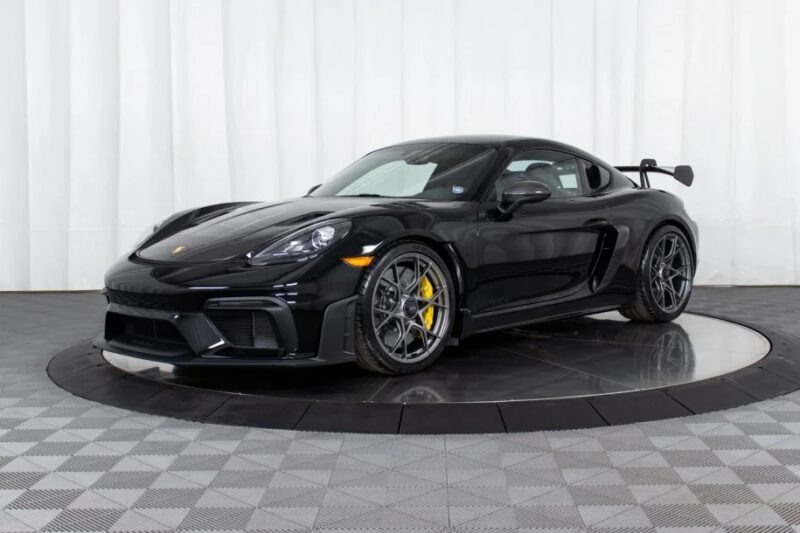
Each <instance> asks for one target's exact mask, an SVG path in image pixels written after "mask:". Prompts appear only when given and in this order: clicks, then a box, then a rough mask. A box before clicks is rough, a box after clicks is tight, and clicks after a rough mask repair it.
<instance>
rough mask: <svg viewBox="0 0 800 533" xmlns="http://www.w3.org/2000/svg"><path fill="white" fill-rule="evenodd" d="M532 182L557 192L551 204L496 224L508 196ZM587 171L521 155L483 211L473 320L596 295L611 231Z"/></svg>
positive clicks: (568, 158)
mask: <svg viewBox="0 0 800 533" xmlns="http://www.w3.org/2000/svg"><path fill="white" fill-rule="evenodd" d="M525 180H533V181H539V182H542V183H544V184H546V185H547V186H548V187H550V189H551V191H552V196H551V197H550V198H548V199H547V200H544V201H541V202H537V203H531V204H526V205H523V206H522V207H520V208H519V209H518V210H517V211H516V212H515V213H514V214H513V216H512V217H511V218H510V219H508V220H498V219H496V218H495V217H493V216H492V214H493V211H494V210H495V209H496V208H497V206H498V203H499V200H500V198H501V195H502V191H503V190H504V189H505V188H506V187H508V186H509V185H511V184H513V183H516V182H519V181H525ZM588 192H589V187H588V185H587V183H586V175H585V172H584V166H583V164H582V163H581V162H579V160H578V158H576V157H575V156H574V155H573V154H569V153H565V152H558V151H553V150H530V151H526V152H523V153H521V154H518V155H517V156H516V157H515V158H514V159H513V160H512V161H511V162H510V163H509V165H508V166H507V168H506V169H505V170H504V171H503V172H502V174H501V175H500V177H499V178H498V179H497V182H496V184H495V186H494V189H493V190H491V191H490V195H489V196H490V197H489V198H487V200H486V201H485V202H484V203H482V204H481V206H480V212H479V222H478V246H479V252H478V254H479V257H478V261H479V267H478V275H477V278H478V279H477V284H476V285H477V288H476V290H475V292H474V293H473V298H472V301H471V302H470V304H471V307H472V309H473V311H474V312H477V313H481V312H489V311H501V310H505V309H508V310H512V309H515V308H517V309H518V308H521V307H524V306H536V305H537V304H547V303H558V302H562V301H565V300H569V299H571V298H577V297H580V296H582V295H588V294H589V292H590V291H589V288H588V280H589V277H590V275H591V269H592V265H593V263H594V260H595V257H596V256H597V254H599V252H600V243H601V239H600V236H601V235H602V233H603V232H604V231H605V228H607V227H608V224H609V216H608V211H607V209H606V207H605V205H604V204H605V202H604V201H603V200H602V199H600V198H597V197H593V196H590V195H588V194H587V193H588Z"/></svg>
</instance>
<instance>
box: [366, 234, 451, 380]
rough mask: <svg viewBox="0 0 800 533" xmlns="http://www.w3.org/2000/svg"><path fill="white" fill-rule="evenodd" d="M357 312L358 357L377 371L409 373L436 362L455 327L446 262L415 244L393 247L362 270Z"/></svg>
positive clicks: (369, 367) (402, 244)
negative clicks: (362, 275)
mask: <svg viewBox="0 0 800 533" xmlns="http://www.w3.org/2000/svg"><path fill="white" fill-rule="evenodd" d="M358 301H359V309H358V312H357V314H356V316H357V321H356V356H357V358H356V361H357V363H358V364H359V365H360V366H362V367H363V368H366V369H368V370H371V371H373V372H380V373H382V374H393V375H400V374H410V373H412V372H417V371H419V370H422V369H423V368H426V367H428V366H430V365H431V364H433V362H434V361H435V360H436V359H437V358H438V357H439V355H441V353H442V351H443V350H444V348H445V344H446V341H447V338H448V336H449V335H450V330H451V329H452V327H453V316H454V310H455V292H454V287H453V282H452V279H451V276H450V272H449V270H448V268H447V265H446V264H445V263H444V261H443V260H442V259H441V257H439V255H438V254H437V253H436V252H435V251H433V250H431V249H430V248H429V247H428V246H425V245H423V244H421V243H417V242H404V243H400V244H398V245H396V246H393V247H391V248H389V249H388V250H386V251H385V252H384V253H382V254H381V255H380V256H378V257H376V258H375V260H374V261H373V264H372V266H370V267H369V269H368V270H367V271H365V272H364V277H363V279H362V282H361V286H360V288H359V300H358Z"/></svg>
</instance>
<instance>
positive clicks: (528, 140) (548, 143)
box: [391, 135, 611, 168]
mask: <svg viewBox="0 0 800 533" xmlns="http://www.w3.org/2000/svg"><path fill="white" fill-rule="evenodd" d="M418 143H462V144H480V145H484V146H490V147H493V148H503V147H512V148H513V147H518V146H520V145H540V146H541V147H543V148H551V149H555V150H564V151H567V152H570V153H573V154H576V155H578V156H580V157H583V158H584V159H588V160H589V161H594V162H596V163H602V164H603V165H605V166H608V167H609V168H611V165H609V164H608V163H605V162H603V161H602V160H601V159H599V158H598V157H597V156H595V155H592V154H590V153H589V152H587V151H585V150H581V149H580V148H577V147H575V146H570V145H568V144H565V143H562V142H559V141H554V140H552V139H542V138H536V137H524V136H521V135H449V136H444V137H429V138H426V139H414V140H410V141H403V142H399V143H396V144H393V145H391V146H402V145H405V144H418Z"/></svg>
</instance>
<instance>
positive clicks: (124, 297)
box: [106, 289, 205, 311]
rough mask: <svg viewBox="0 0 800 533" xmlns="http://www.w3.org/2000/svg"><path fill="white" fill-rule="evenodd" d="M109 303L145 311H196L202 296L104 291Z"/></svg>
mask: <svg viewBox="0 0 800 533" xmlns="http://www.w3.org/2000/svg"><path fill="white" fill-rule="evenodd" d="M106 298H107V299H108V302H109V303H112V304H119V305H125V306H128V307H142V308H145V309H161V310H166V311H197V310H200V309H202V307H203V302H204V300H205V298H204V296H203V295H201V294H196V295H194V294H192V295H183V296H175V295H170V294H152V293H146V292H128V291H118V290H115V289H106Z"/></svg>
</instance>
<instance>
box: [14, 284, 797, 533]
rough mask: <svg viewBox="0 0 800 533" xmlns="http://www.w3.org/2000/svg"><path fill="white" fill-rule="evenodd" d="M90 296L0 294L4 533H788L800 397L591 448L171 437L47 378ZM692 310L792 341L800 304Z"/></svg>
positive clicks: (94, 308)
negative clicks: (517, 532) (521, 532)
mask: <svg viewBox="0 0 800 533" xmlns="http://www.w3.org/2000/svg"><path fill="white" fill-rule="evenodd" d="M102 308H103V303H102V298H101V297H100V296H99V295H97V294H0V530H2V531H34V530H45V531H71V532H75V531H142V532H143V531H172V530H185V531H210V530H225V531H241V530H246V531H303V530H315V531H359V532H367V531H380V530H387V529H405V530H408V531H419V532H436V531H471V532H477V531H505V530H524V531H586V530H591V531H625V532H634V531H698V532H699V531H731V532H736V531H741V532H745V531H752V532H768V531H776V532H777V531H796V530H798V529H800V393H793V394H790V395H788V396H785V397H782V398H779V399H776V400H770V401H766V402H760V403H755V404H752V405H748V406H745V407H741V408H737V409H733V410H729V411H723V412H717V413H712V414H708V415H702V416H694V417H689V418H683V419H673V420H666V421H659V422H652V423H641V424H635V425H627V426H616V427H607V428H601V429H592V430H585V431H566V432H548V433H517V434H502V435H459V436H429V437H428V436H400V435H390V436H380V435H354V434H324V433H305V432H294V431H271V430H262V429H249V428H239V427H226V426H214V425H204V424H198V423H190V422H183V421H180V420H175V419H168V418H163V417H154V416H147V415H141V414H137V413H135V412H130V411H125V410H120V409H116V408H112V407H107V406H104V405H100V404H95V403H92V402H89V401H86V400H83V399H80V398H77V397H75V396H72V395H70V394H69V393H67V392H65V391H62V390H61V389H59V388H57V387H56V386H55V385H53V384H52V383H51V382H50V381H49V379H48V378H47V375H46V374H45V366H46V364H47V362H48V361H49V359H50V358H51V357H52V356H53V355H54V354H55V353H56V352H57V351H59V350H60V349H61V348H63V347H66V346H68V345H70V344H73V343H74V342H76V341H78V340H80V339H82V338H86V337H90V336H92V335H93V334H95V333H96V332H97V331H98V330H99V328H100V324H101V316H102ZM691 308H692V309H694V310H697V311H706V312H714V313H716V314H722V315H727V316H729V317H732V318H740V319H742V320H745V321H748V322H752V323H756V324H762V325H764V326H766V327H768V328H771V329H773V330H778V331H781V332H783V333H786V334H789V335H793V336H795V337H800V324H799V323H798V317H800V288H752V289H751V288H742V289H710V288H709V289H699V290H698V291H697V293H696V295H695V297H694V299H693V301H692V304H691Z"/></svg>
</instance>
